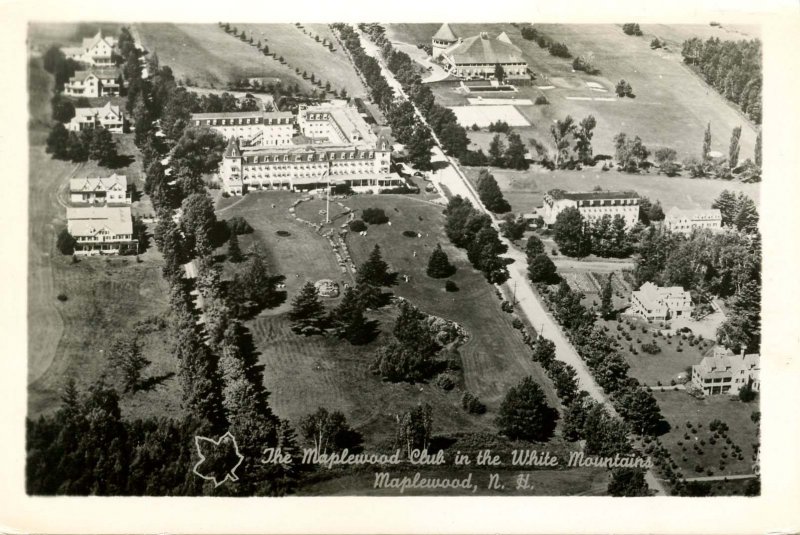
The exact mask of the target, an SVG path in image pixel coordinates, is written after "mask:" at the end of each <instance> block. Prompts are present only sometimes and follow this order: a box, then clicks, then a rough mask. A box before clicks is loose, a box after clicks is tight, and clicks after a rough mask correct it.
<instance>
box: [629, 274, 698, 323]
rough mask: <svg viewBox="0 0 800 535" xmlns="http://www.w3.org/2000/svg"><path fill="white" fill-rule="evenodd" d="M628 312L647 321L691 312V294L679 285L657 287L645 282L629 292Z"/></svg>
mask: <svg viewBox="0 0 800 535" xmlns="http://www.w3.org/2000/svg"><path fill="white" fill-rule="evenodd" d="M628 312H630V313H631V314H635V315H637V316H641V317H642V318H644V319H646V320H648V321H664V320H668V319H671V318H677V317H685V316H689V315H690V314H691V313H692V296H691V295H690V294H689V292H687V291H686V290H684V289H683V288H681V287H680V286H669V287H659V286H656V285H655V284H653V283H652V282H645V283H644V284H642V286H641V287H640V288H639V289H638V290H636V291H635V292H632V293H631V306H630V309H628Z"/></svg>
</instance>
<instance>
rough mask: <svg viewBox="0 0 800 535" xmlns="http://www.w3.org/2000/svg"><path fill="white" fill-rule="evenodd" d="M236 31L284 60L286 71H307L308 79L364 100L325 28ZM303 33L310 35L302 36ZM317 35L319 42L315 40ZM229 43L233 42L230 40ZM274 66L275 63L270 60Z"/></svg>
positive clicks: (281, 26) (248, 27)
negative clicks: (326, 41)
mask: <svg viewBox="0 0 800 535" xmlns="http://www.w3.org/2000/svg"><path fill="white" fill-rule="evenodd" d="M237 28H239V29H240V30H244V31H246V32H247V35H248V36H249V35H252V36H253V39H254V40H256V41H258V40H261V41H262V43H264V44H266V45H267V46H269V51H270V52H271V53H274V54H275V55H276V56H278V57H280V56H283V57H284V59H285V60H286V63H287V64H288V67H286V68H288V69H290V70H291V71H292V72H293V73H294V70H295V68H296V67H299V68H300V72H301V73H302V72H303V71H307V72H308V75H309V76H310V75H311V74H314V76H315V77H316V78H317V79H319V80H322V82H323V86H324V83H325V82H330V83H331V89H333V90H335V91H337V92H338V91H340V90H341V89H342V88H344V89H346V90H347V94H348V95H349V96H351V97H363V96H365V95H366V89H365V88H364V85H363V84H362V83H361V80H360V79H359V77H358V74H357V73H356V71H355V67H353V64H352V63H350V60H349V59H348V57H347V55H346V54H345V52H344V51H343V50H342V49H341V48H340V47H339V44H338V43H337V42H336V41H335V40H334V37H333V35H332V33H331V31H330V29H328V26H327V25H326V24H304V25H303V28H297V27H296V26H295V25H294V24H237ZM303 29H305V30H306V31H307V32H308V33H309V34H311V35H307V34H304V33H303ZM317 35H319V38H320V42H317V41H316V40H315V39H314V36H317ZM229 39H233V38H232V37H229ZM322 39H327V40H328V41H329V42H332V43H333V44H334V45H333V48H334V51H333V52H331V50H330V49H329V48H327V47H325V46H322ZM272 61H273V63H274V64H275V65H279V63H278V62H277V61H274V60H272Z"/></svg>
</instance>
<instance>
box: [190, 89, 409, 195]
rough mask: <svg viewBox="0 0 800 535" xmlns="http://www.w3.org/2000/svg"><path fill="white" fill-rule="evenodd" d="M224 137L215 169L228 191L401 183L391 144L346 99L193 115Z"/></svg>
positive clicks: (371, 187) (194, 120)
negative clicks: (225, 142)
mask: <svg viewBox="0 0 800 535" xmlns="http://www.w3.org/2000/svg"><path fill="white" fill-rule="evenodd" d="M192 124H193V125H194V126H196V127H201V126H207V127H209V128H212V129H214V130H216V131H218V132H219V133H220V134H222V135H223V136H224V137H225V138H226V139H227V140H228V146H227V147H226V149H225V153H224V155H223V158H222V162H221V164H220V168H219V177H220V179H221V180H222V183H223V187H224V189H225V191H227V192H228V193H229V194H231V195H242V194H244V193H247V192H248V191H249V190H262V189H316V188H320V187H324V186H325V185H326V184H327V183H328V181H329V180H330V183H331V184H334V185H336V184H342V185H347V186H350V187H351V188H353V189H354V190H356V191H365V190H376V191H379V190H382V189H387V188H394V187H399V186H402V185H404V184H405V182H404V181H403V179H402V178H400V177H399V176H398V175H397V174H394V173H391V172H390V170H389V165H390V156H391V146H390V144H389V141H388V140H387V139H386V138H385V137H383V136H378V135H376V134H375V133H374V132H373V131H372V130H371V129H370V128H369V126H368V125H367V123H366V122H364V120H363V119H362V117H361V116H360V115H359V113H358V110H357V109H356V108H355V107H352V106H349V105H347V104H346V103H325V104H320V105H315V106H300V107H299V109H298V113H297V115H293V114H291V113H287V112H263V111H258V112H231V113H215V114H207V113H202V114H194V115H193V116H192Z"/></svg>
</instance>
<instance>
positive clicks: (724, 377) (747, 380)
mask: <svg viewBox="0 0 800 535" xmlns="http://www.w3.org/2000/svg"><path fill="white" fill-rule="evenodd" d="M760 361H761V355H759V354H757V353H753V354H746V353H745V352H744V350H742V352H741V354H738V355H737V354H734V353H733V352H732V351H731V350H730V349H727V348H725V347H720V346H717V347H715V348H714V351H713V353H712V354H711V355H710V356H706V357H703V360H701V361H700V364H696V365H694V366H692V384H694V386H696V387H697V388H698V389H700V390H702V391H703V393H704V394H706V395H714V394H730V395H737V394H738V393H739V391H740V390H741V389H742V387H744V386H745V385H748V384H749V385H750V387H751V388H752V389H753V390H754V391H755V392H758V391H760V390H761V380H760V374H761V363H760Z"/></svg>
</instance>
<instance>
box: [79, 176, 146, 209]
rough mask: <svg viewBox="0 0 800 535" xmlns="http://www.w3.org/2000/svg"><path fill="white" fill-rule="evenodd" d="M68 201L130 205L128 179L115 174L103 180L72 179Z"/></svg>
mask: <svg viewBox="0 0 800 535" xmlns="http://www.w3.org/2000/svg"><path fill="white" fill-rule="evenodd" d="M69 200H70V202H73V203H90V204H127V203H130V201H131V197H130V195H129V193H128V179H127V177H126V176H125V175H118V174H116V173H115V174H113V175H111V176H110V177H105V178H72V179H70V181H69Z"/></svg>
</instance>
